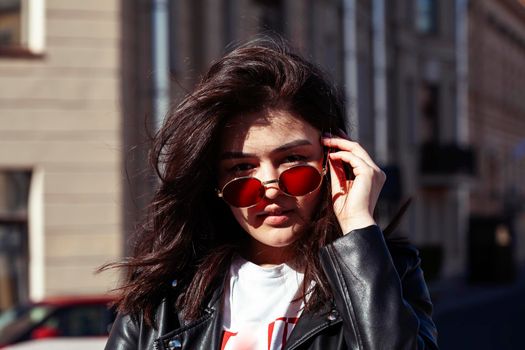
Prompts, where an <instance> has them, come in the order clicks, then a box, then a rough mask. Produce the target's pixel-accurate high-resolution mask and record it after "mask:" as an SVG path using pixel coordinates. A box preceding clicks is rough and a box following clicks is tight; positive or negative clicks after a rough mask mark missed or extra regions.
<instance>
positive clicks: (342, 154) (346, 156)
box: [329, 151, 380, 176]
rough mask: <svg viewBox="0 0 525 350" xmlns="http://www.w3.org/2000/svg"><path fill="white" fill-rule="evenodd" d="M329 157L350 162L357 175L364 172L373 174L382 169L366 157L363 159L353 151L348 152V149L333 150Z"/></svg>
mask: <svg viewBox="0 0 525 350" xmlns="http://www.w3.org/2000/svg"><path fill="white" fill-rule="evenodd" d="M329 157H330V159H331V160H334V161H335V160H339V161H342V162H345V163H348V164H350V166H351V167H352V171H353V173H354V175H355V176H358V175H361V174H363V173H364V172H368V173H369V174H372V173H373V172H375V171H380V169H379V168H377V167H373V166H371V165H370V164H368V163H367V162H366V161H365V160H364V159H362V158H361V157H359V156H358V155H356V154H354V153H352V152H347V151H338V152H333V153H330V155H329Z"/></svg>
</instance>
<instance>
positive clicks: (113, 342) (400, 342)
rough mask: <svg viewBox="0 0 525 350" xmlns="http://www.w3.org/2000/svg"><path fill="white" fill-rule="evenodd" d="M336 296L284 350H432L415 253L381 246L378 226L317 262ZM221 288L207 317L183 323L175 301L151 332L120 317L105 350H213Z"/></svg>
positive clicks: (301, 325)
mask: <svg viewBox="0 0 525 350" xmlns="http://www.w3.org/2000/svg"><path fill="white" fill-rule="evenodd" d="M320 259H321V263H322V266H323V269H324V271H325V273H326V276H327V278H328V281H329V283H330V285H331V287H332V290H333V294H334V303H333V305H326V306H325V307H324V309H323V310H321V311H320V312H316V313H310V312H304V313H303V314H302V316H301V317H300V319H299V322H298V323H297V325H296V326H295V327H294V329H293V331H292V333H291V335H290V338H289V339H288V341H287V343H286V346H285V349H288V350H292V349H315V350H327V349H330V350H331V349H437V348H438V347H437V332H436V328H435V325H434V323H433V321H432V318H431V313H432V303H431V301H430V297H429V293H428V289H427V286H426V284H425V281H424V279H423V272H422V270H421V268H420V267H419V263H420V260H419V257H418V252H417V250H416V249H415V248H414V247H412V246H410V245H409V244H407V243H400V242H397V243H396V242H386V243H385V240H384V237H383V234H382V232H381V231H380V230H379V228H378V227H377V226H370V227H366V228H363V229H359V230H354V231H352V232H350V233H349V234H347V235H345V236H344V237H341V238H339V239H337V240H336V241H335V242H333V243H332V244H329V245H328V246H326V247H324V248H323V249H322V251H321V255H320ZM221 297H222V288H219V289H218V290H216V292H215V293H214V296H213V297H212V298H211V300H210V302H209V304H208V307H207V309H206V312H205V315H204V316H203V317H202V318H201V319H199V320H197V321H194V322H189V323H188V322H185V321H184V320H183V319H182V318H181V316H180V314H178V313H177V310H175V309H174V306H173V304H174V301H173V300H171V299H170V298H169V297H168V298H165V299H164V300H163V301H162V302H161V304H160V306H159V307H158V310H157V314H156V320H157V329H152V328H150V327H148V326H147V325H146V324H145V323H144V322H143V320H142V318H141V317H136V318H133V317H130V316H128V315H120V316H119V317H118V318H117V320H116V321H115V324H114V326H113V328H112V331H111V334H110V338H109V340H108V343H107V345H106V350H131V349H133V350H136V349H139V350H143V349H158V350H161V349H162V350H168V349H169V350H172V349H191V350H210V349H219V348H220V342H221V336H222V321H221V299H222V298H221Z"/></svg>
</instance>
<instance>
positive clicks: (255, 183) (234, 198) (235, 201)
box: [222, 177, 264, 208]
mask: <svg viewBox="0 0 525 350" xmlns="http://www.w3.org/2000/svg"><path fill="white" fill-rule="evenodd" d="M222 196H223V198H224V200H225V201H226V202H228V203H229V204H230V205H232V206H234V207H238V208H245V207H251V206H252V205H255V204H257V203H258V202H259V201H260V200H261V198H263V197H264V187H263V186H262V184H261V182H260V181H259V180H257V179H256V178H253V177H249V178H244V179H237V180H233V181H232V182H230V183H229V184H227V185H226V186H225V187H224V189H223V190H222Z"/></svg>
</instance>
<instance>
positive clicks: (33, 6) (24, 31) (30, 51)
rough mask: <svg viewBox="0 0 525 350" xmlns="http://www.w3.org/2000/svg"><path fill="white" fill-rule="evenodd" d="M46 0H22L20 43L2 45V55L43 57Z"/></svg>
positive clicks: (0, 49)
mask: <svg viewBox="0 0 525 350" xmlns="http://www.w3.org/2000/svg"><path fill="white" fill-rule="evenodd" d="M45 2H46V0H20V22H21V24H20V25H21V28H20V34H21V38H20V43H19V45H11V46H0V57H14V58H42V57H43V56H44V50H45V34H46V33H45V8H46V6H45V5H46V3H45Z"/></svg>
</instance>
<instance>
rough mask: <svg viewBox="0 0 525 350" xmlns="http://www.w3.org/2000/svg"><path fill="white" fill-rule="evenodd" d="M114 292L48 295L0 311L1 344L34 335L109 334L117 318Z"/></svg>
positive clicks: (75, 335) (76, 335)
mask: <svg viewBox="0 0 525 350" xmlns="http://www.w3.org/2000/svg"><path fill="white" fill-rule="evenodd" d="M113 300H114V299H113V298H112V297H111V296H89V297H88V296H71V297H54V298H47V299H45V300H42V301H40V302H36V303H30V304H27V305H21V306H17V307H15V308H13V309H10V310H7V311H5V312H3V313H1V314H0V348H2V347H4V346H6V345H10V344H15V343H19V342H22V341H26V340H31V339H42V338H52V337H86V336H88V337H98V336H102V337H106V336H107V335H108V334H109V330H110V329H111V325H112V324H113V321H114V320H115V310H114V308H113V307H111V306H110V304H111V302H112V301H113Z"/></svg>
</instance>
